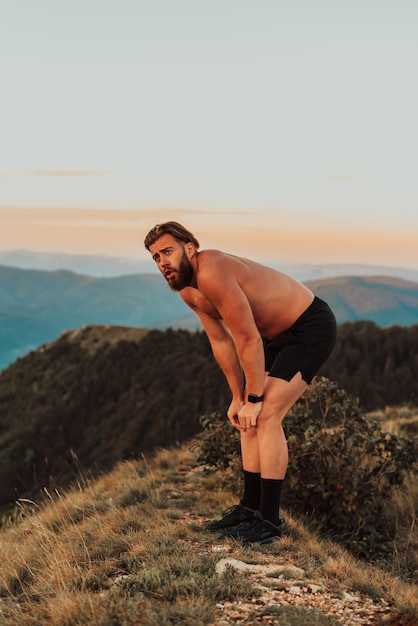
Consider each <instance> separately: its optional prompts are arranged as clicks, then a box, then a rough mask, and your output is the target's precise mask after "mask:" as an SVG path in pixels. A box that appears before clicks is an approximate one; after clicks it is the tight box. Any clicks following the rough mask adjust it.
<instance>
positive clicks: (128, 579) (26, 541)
mask: <svg viewBox="0 0 418 626" xmlns="http://www.w3.org/2000/svg"><path fill="white" fill-rule="evenodd" d="M225 478H226V474H225V473H222V472H216V473H210V472H207V471H205V470H204V468H203V467H201V466H198V465H197V464H196V456H195V454H194V453H193V452H191V451H190V449H189V446H184V447H182V448H180V449H176V450H171V451H166V450H162V451H160V452H159V453H158V454H157V455H156V456H155V457H150V456H147V457H146V458H143V459H142V460H135V461H130V462H125V463H122V464H120V465H118V466H117V467H116V468H114V469H113V470H112V472H110V473H109V474H107V475H105V476H103V477H102V478H101V479H100V480H98V481H96V482H90V481H87V480H86V479H85V478H84V477H83V476H82V475H81V476H79V486H78V488H77V489H76V490H74V491H72V492H70V493H68V494H65V493H63V492H62V491H61V490H60V492H57V493H55V494H52V495H50V500H49V502H48V504H47V505H46V506H43V507H41V508H40V510H38V509H39V507H38V506H37V505H36V503H30V502H21V512H22V520H21V521H15V522H14V523H12V525H11V526H10V528H8V529H5V530H3V531H2V532H1V533H0V553H1V558H2V568H1V572H0V621H1V623H2V624H4V626H16V625H19V626H35V624H51V626H71V625H72V624H95V625H96V626H108V625H109V624H115V625H116V624H118V625H120V626H138V624H141V625H144V626H146V625H147V626H177V625H179V624H183V625H184V626H228V625H232V624H236V625H237V624H239V625H241V626H252V625H254V624H271V625H273V626H283V625H285V626H301V625H303V626H319V625H321V626H338V625H340V624H342V625H344V626H358V625H359V624H362V625H375V626H376V625H378V624H380V625H382V626H383V625H386V626H414V625H415V624H417V623H418V603H417V598H418V593H417V591H418V590H417V586H416V584H413V583H411V582H407V581H405V580H402V578H401V577H400V576H398V575H397V574H396V572H395V571H392V572H388V571H384V570H383V569H381V568H379V567H378V566H377V565H371V564H367V563H366V562H364V561H359V560H357V559H355V558H354V557H352V556H351V555H350V554H348V553H347V552H346V551H345V550H344V549H342V548H341V547H340V546H338V545H337V544H335V543H333V542H331V541H329V540H326V539H324V538H321V537H320V536H319V535H318V534H317V533H315V532H313V531H312V529H311V528H310V525H309V524H304V523H303V522H302V521H301V520H298V519H297V518H295V517H294V516H292V515H291V513H290V512H289V511H287V510H284V516H285V520H286V526H285V533H284V536H283V537H282V539H281V540H279V541H276V542H274V543H273V544H270V545H267V546H257V545H253V546H249V547H244V546H242V545H241V544H240V543H239V542H237V541H235V540H232V539H228V540H225V539H224V540H220V539H218V538H217V537H215V536H214V535H213V534H211V533H209V532H207V531H205V530H204V527H203V526H204V523H205V522H206V521H207V520H208V519H211V518H213V516H215V515H216V516H217V515H219V514H220V512H221V511H222V510H223V509H225V508H226V507H228V506H230V505H231V504H234V503H235V502H236V494H234V493H232V492H231V491H229V490H227V489H226V488H225V486H224V483H225ZM394 569H395V567H394Z"/></svg>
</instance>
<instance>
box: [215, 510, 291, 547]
mask: <svg viewBox="0 0 418 626" xmlns="http://www.w3.org/2000/svg"><path fill="white" fill-rule="evenodd" d="M283 524H284V520H283V519H281V518H280V519H279V525H278V526H276V524H273V522H269V521H268V520H266V519H264V517H263V515H262V513H260V511H256V512H255V513H254V515H253V517H252V519H250V520H246V521H243V522H241V523H240V524H238V525H237V526H234V527H233V528H229V529H227V530H226V531H225V532H224V534H223V537H233V538H234V539H240V540H241V541H242V542H243V543H247V544H248V543H263V544H264V543H271V542H272V541H274V540H275V539H278V538H280V537H281V536H282V532H283Z"/></svg>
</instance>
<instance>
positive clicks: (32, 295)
mask: <svg viewBox="0 0 418 626" xmlns="http://www.w3.org/2000/svg"><path fill="white" fill-rule="evenodd" d="M306 284H307V285H308V286H310V287H311V288H312V289H313V290H314V291H315V292H316V293H317V294H318V295H320V296H323V297H324V298H325V299H326V300H327V301H328V302H329V303H330V304H331V306H332V307H333V309H334V310H335V313H336V315H337V319H338V322H340V323H341V322H344V321H347V320H348V321H353V320H358V319H368V320H372V321H375V322H376V323H377V324H379V325H381V326H390V325H393V324H400V325H405V326H408V325H412V324H416V323H418V283H413V282H408V281H404V280H402V279H398V278H387V277H386V278H385V277H355V276H354V277H340V278H332V279H325V280H319V281H313V282H307V283H306ZM86 324H113V325H122V326H141V327H148V328H160V329H164V328H169V327H171V328H186V329H191V330H193V329H196V328H200V323H199V321H198V318H197V317H196V316H195V315H194V313H193V312H192V311H191V310H190V309H189V308H188V307H186V305H185V304H184V303H183V301H182V300H181V298H180V297H179V295H178V294H176V293H173V292H172V291H170V289H168V287H167V285H166V282H165V280H164V279H163V278H162V277H161V276H160V275H159V274H158V273H157V272H155V273H154V274H133V275H126V276H119V277H116V278H94V277H91V276H85V275H80V274H75V273H73V272H69V271H65V270H62V271H54V272H45V271H39V270H22V269H16V268H12V267H6V266H0V369H1V368H4V367H6V366H7V365H8V364H9V363H11V362H12V361H14V360H15V359H16V358H17V357H19V356H23V355H24V354H26V353H27V352H29V351H30V350H32V349H34V348H36V347H38V346H40V345H41V344H43V343H46V342H48V341H51V340H52V339H54V338H56V337H57V336H58V335H60V334H61V333H62V332H63V331H65V330H68V329H74V328H79V327H80V326H84V325H86Z"/></svg>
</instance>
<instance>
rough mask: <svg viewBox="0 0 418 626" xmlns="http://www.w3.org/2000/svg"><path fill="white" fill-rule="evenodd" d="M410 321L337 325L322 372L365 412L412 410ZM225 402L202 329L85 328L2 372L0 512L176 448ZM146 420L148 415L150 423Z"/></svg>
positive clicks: (415, 372) (415, 367)
mask: <svg viewBox="0 0 418 626" xmlns="http://www.w3.org/2000/svg"><path fill="white" fill-rule="evenodd" d="M417 338H418V325H416V326H413V327H410V328H401V327H393V328H390V329H381V328H379V327H377V326H376V325H374V324H373V323H372V322H367V323H363V322H355V323H354V324H351V323H349V322H346V323H345V324H343V325H342V326H341V328H340V330H339V338H338V342H337V346H336V348H335V351H334V353H333V354H332V356H331V357H330V359H329V360H328V361H327V363H326V364H325V365H324V366H323V368H322V369H321V372H320V373H321V374H322V375H324V376H327V377H328V378H330V379H331V380H334V381H336V382H337V383H338V384H339V385H340V386H341V387H342V388H343V389H345V390H346V391H348V392H349V393H351V394H354V395H355V396H356V397H359V399H360V403H361V405H362V407H363V408H365V409H366V410H369V411H370V410H376V409H379V408H380V409H384V408H385V407H386V406H387V405H392V406H400V405H403V404H406V403H409V404H410V405H412V406H417V404H418V398H417V395H416V380H417V377H418V360H417V358H416V345H417ZM229 399H230V393H229V390H228V388H227V384H226V382H225V379H224V376H223V374H222V373H221V370H220V369H219V367H218V366H217V364H216V362H215V360H214V358H213V355H212V352H211V349H210V346H209V342H208V340H207V338H206V335H205V333H204V332H203V331H195V332H192V333H191V332H189V331H185V330H166V331H158V330H151V331H150V330H147V329H141V328H129V327H117V326H85V327H82V328H80V329H77V330H73V331H66V332H65V333H64V334H63V335H61V336H60V337H59V338H58V339H57V340H55V341H53V342H51V343H49V344H45V345H44V346H43V347H41V348H39V349H38V350H37V351H33V352H30V353H29V354H28V355H27V356H25V357H23V358H21V359H18V360H17V361H16V362H15V363H14V364H12V365H10V366H9V367H8V368H7V369H6V370H4V371H3V372H1V373H0V473H1V476H2V481H1V482H0V505H1V504H2V503H7V502H13V501H14V500H15V499H16V497H18V496H31V495H32V494H33V493H34V492H36V491H37V490H38V489H39V488H41V487H43V486H45V485H48V486H49V487H50V488H53V487H54V486H55V485H67V484H69V482H70V481H71V480H72V479H73V478H74V472H75V471H77V462H76V461H75V456H74V455H76V456H77V457H78V459H79V461H80V462H81V463H82V466H83V467H84V468H85V469H86V470H89V471H102V470H106V469H109V468H110V467H112V466H113V464H114V463H115V462H117V461H118V460H121V459H126V458H131V457H133V456H136V455H138V454H139V453H140V452H144V451H149V450H152V449H153V448H154V447H155V446H168V445H173V444H175V443H176V442H182V441H185V440H186V439H187V438H188V437H190V436H192V435H194V434H195V433H197V432H198V431H199V430H200V426H199V417H200V416H201V415H203V414H205V413H207V412H210V411H224V412H225V410H226V408H227V406H228V403H229ZM150 416H152V417H150Z"/></svg>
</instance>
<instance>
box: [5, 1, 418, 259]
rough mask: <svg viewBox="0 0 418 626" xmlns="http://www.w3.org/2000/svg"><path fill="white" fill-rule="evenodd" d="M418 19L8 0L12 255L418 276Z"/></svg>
mask: <svg viewBox="0 0 418 626" xmlns="http://www.w3.org/2000/svg"><path fill="white" fill-rule="evenodd" d="M417 32H418V3H417V2H416V0H398V1H397V2H395V1H394V0H380V2H377V0H352V1H351V2H341V1H339V0H317V1H316V2H312V0H294V2H290V1H284V0H274V1H273V0H260V1H259V2H255V1H252V2H250V1H247V0H210V2H209V1H206V2H204V1H203V0H177V1H176V2H174V1H173V0H119V1H118V2H107V1H104V0H100V1H99V0H71V2H69V1H68V2H58V1H57V0H39V1H38V2H34V1H33V0H16V1H12V0H7V1H6V2H4V3H3V5H2V17H1V21H0V52H1V59H2V67H1V86H2V99H1V105H0V112H1V114H0V137H1V150H0V250H11V249H17V248H24V249H28V250H35V251H56V252H70V253H92V254H97V253H100V254H106V255H111V256H126V257H137V258H143V257H144V256H145V252H144V251H143V245H142V241H143V238H144V235H145V233H146V232H147V231H148V229H149V228H151V227H152V226H153V225H154V224H155V223H156V222H160V221H165V220H167V219H175V220H177V221H181V222H183V223H184V224H185V225H186V226H188V227H189V228H190V229H191V230H192V231H194V232H195V234H196V236H197V237H198V239H200V241H201V244H202V247H220V248H223V249H225V250H229V251H231V252H235V253H240V254H244V255H246V256H250V257H252V258H259V259H262V260H268V259H270V260H273V259H274V260H278V261H283V262H292V263H294V262H300V263H310V262H312V263H318V262H319V263H341V262H348V263H368V264H379V265H386V266H388V265H390V266H398V267H401V266H402V267H410V268H414V269H418V175H417V169H418V167H417V166H418V153H417V146H418V122H417V111H418V86H417V80H416V74H417V67H418V38H417V35H416V33H417Z"/></svg>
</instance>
